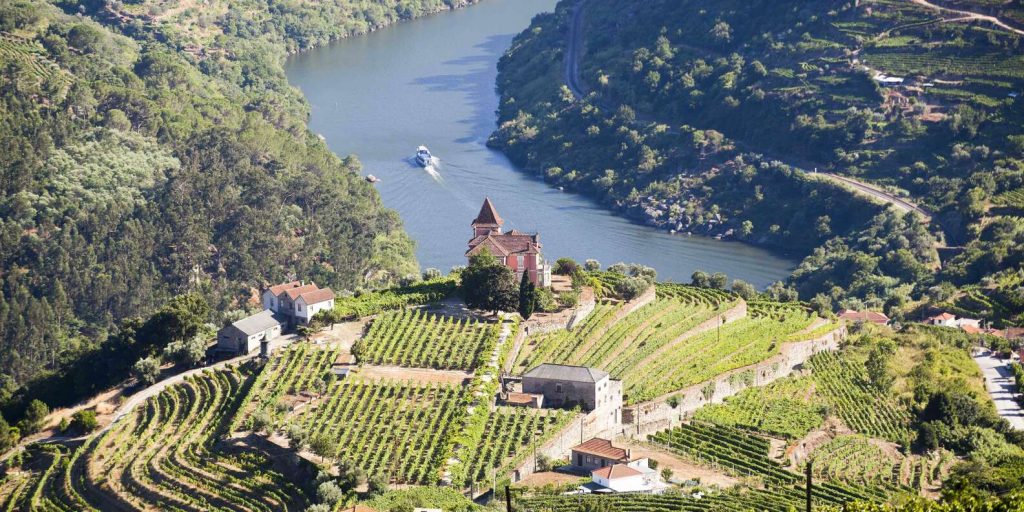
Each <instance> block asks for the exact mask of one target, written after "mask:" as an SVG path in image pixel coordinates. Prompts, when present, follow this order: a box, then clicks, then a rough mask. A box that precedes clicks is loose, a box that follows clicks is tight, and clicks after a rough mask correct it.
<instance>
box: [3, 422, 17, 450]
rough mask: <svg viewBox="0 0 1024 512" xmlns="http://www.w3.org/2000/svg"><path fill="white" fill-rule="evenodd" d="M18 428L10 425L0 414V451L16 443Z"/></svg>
mask: <svg viewBox="0 0 1024 512" xmlns="http://www.w3.org/2000/svg"><path fill="white" fill-rule="evenodd" d="M18 437H19V436H18V429H17V428H16V427H11V426H10V425H9V424H8V423H7V420H6V419H4V417H3V416H2V415H0V451H7V450H9V449H11V448H12V447H13V446H14V445H16V444H18Z"/></svg>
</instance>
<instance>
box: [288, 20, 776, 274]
mask: <svg viewBox="0 0 1024 512" xmlns="http://www.w3.org/2000/svg"><path fill="white" fill-rule="evenodd" d="M554 5H555V0H485V1H484V2H482V3H481V4H479V5H476V6H473V7H469V8H466V9H461V10H457V11H454V12H450V13H444V14H439V15H435V16H430V17H426V18H423V19H420V20H416V21H414V22H410V23H403V24H399V25H397V26H395V27H391V28H388V29H386V30H380V31H377V32H375V33H372V34H369V35H367V36H362V37H355V38H351V39H347V40H343V41H339V42H337V43H335V44H333V45H330V46H327V47H324V48H320V49H317V50H313V51H309V52H305V53H302V54H299V55H296V56H294V57H292V58H290V59H289V61H288V62H287V64H286V71H287V74H288V79H289V81H290V82H291V83H292V84H293V85H295V86H297V87H299V88H300V89H301V90H302V92H303V94H305V96H306V98H307V99H308V100H309V102H310V104H311V105H312V116H311V119H310V128H311V129H312V130H313V131H314V132H316V133H319V134H321V135H322V136H323V137H324V138H325V139H326V141H327V144H328V145H329V146H330V147H331V149H332V150H333V151H335V152H336V153H338V154H339V155H346V154H356V155H357V156H358V158H359V159H360V161H362V163H363V166H364V173H366V174H373V175H375V176H377V177H378V178H380V182H378V183H377V188H378V190H379V191H380V194H381V196H382V198H383V200H384V204H385V205H386V206H388V207H390V208H393V209H395V210H397V211H398V212H399V214H400V215H401V217H402V219H403V221H404V222H405V228H406V230H407V231H408V232H409V234H410V235H411V236H412V237H413V238H414V239H415V240H416V244H417V248H416V256H417V258H418V259H419V261H420V265H421V266H422V267H423V268H428V267H435V268H439V269H441V270H443V271H447V270H448V269H449V268H450V267H452V266H453V265H461V264H464V263H465V258H464V256H463V253H464V251H465V250H466V242H467V241H468V240H469V238H470V235H471V231H470V227H469V223H470V221H471V220H472V219H473V218H474V217H475V216H476V213H477V211H479V209H480V205H481V203H482V202H483V199H484V197H485V196H486V197H490V198H491V200H492V201H493V202H494V204H495V206H496V207H497V209H498V212H499V214H500V215H501V216H502V217H503V218H504V219H505V222H506V223H505V229H506V230H508V229H510V228H516V229H519V230H521V231H528V232H533V231H538V232H540V234H541V242H542V243H543V251H544V254H545V256H546V257H547V259H549V260H550V261H554V260H555V259H556V258H558V257H561V256H569V257H572V258H575V259H577V260H579V261H583V260H584V259H587V258H595V259H597V260H599V261H600V262H601V263H602V264H604V265H609V264H611V263H615V262H619V261H624V262H637V263H643V264H645V265H650V266H652V267H654V268H655V269H657V271H658V276H659V279H661V280H673V281H678V282H685V281H688V280H689V278H690V275H691V274H692V273H693V271H694V270H698V269H701V270H706V271H709V272H725V273H726V274H728V275H729V277H730V278H739V279H743V280H745V281H748V282H750V283H753V284H755V285H756V286H758V287H763V286H765V285H767V284H769V283H770V282H772V281H776V280H780V279H784V278H785V277H786V276H787V275H789V273H790V272H791V270H792V269H793V266H794V263H793V262H792V261H790V260H787V259H784V258H780V257H778V256H776V255H773V254H771V253H769V252H767V251H764V250H762V249H759V248H756V247H752V246H749V245H745V244H741V243H738V242H729V241H720V240H713V239H709V238H704V237H697V236H692V237H688V236H685V235H672V234H669V233H665V232H661V231H658V230H655V229H653V228H649V227H646V226H641V225H638V224H634V223H632V222H630V221H628V220H626V219H624V218H621V217H616V216H615V215H613V214H611V213H610V212H608V211H607V210H605V209H603V208H601V207H600V206H598V205H597V204H596V203H594V202H593V201H591V200H589V199H587V198H585V197H582V196H579V195H575V194H570V193H565V192H560V191H558V190H556V189H554V188H551V187H549V186H548V185H546V184H544V183H543V181H541V180H539V179H536V178H534V177H532V176H530V175H528V174H526V173H524V172H522V171H520V170H518V169H517V168H516V167H515V166H514V165H512V164H511V163H510V162H509V161H508V160H507V159H506V158H505V157H504V155H503V154H501V153H500V152H498V151H494V150H491V149H488V148H487V147H486V145H485V142H486V141H487V137H488V135H489V134H490V133H491V131H493V130H494V128H495V120H496V117H495V113H494V111H495V109H496V108H497V105H498V96H497V93H496V92H495V90H494V83H495V75H496V73H497V70H496V69H495V65H496V63H497V61H498V58H499V57H501V55H502V53H503V52H504V51H505V49H506V48H508V46H509V44H510V42H511V41H512V37H513V36H514V35H515V34H517V33H518V32H520V31H522V30H523V29H525V28H526V27H527V26H528V25H529V22H530V18H531V17H532V16H534V15H535V14H537V13H540V12H544V11H550V10H551V9H552V8H553V7H554ZM420 144H425V145H427V146H428V147H429V148H430V150H431V151H432V152H433V154H434V155H435V157H437V158H438V160H439V162H438V163H437V165H436V169H435V170H432V171H428V170H424V169H422V168H420V167H418V166H416V165H415V164H414V163H413V162H412V160H411V158H410V157H411V156H412V154H413V153H414V152H415V150H416V147H417V146H418V145H420Z"/></svg>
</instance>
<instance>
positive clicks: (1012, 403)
mask: <svg viewBox="0 0 1024 512" xmlns="http://www.w3.org/2000/svg"><path fill="white" fill-rule="evenodd" d="M973 357H974V361H975V362H977V363H978V367H980V368H981V373H982V376H983V377H984V378H985V389H987V390H988V394H989V396H991V397H992V401H993V402H994V403H995V404H996V412H998V413H999V416H1000V417H1002V418H1003V419H1005V420H1006V421H1008V422H1010V425H1011V426H1012V427H1013V428H1014V429H1016V430H1024V409H1022V408H1021V405H1020V403H1018V402H1017V400H1016V398H1015V396H1016V394H1017V393H1018V392H1019V391H1020V390H1018V389H1017V385H1016V384H1015V383H1014V381H1013V374H1012V373H1011V372H1010V368H1009V367H1008V366H1007V362H1006V361H1003V360H1001V359H996V358H995V357H992V351H991V350H988V349H986V348H980V347H977V348H975V351H974V354H973Z"/></svg>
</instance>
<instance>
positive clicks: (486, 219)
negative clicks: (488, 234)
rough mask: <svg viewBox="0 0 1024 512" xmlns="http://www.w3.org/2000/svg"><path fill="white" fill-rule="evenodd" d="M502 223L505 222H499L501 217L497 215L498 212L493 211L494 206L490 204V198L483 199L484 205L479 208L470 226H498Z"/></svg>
mask: <svg viewBox="0 0 1024 512" xmlns="http://www.w3.org/2000/svg"><path fill="white" fill-rule="evenodd" d="M504 223H505V221H504V220H501V216H499V215H498V210H495V209H494V205H493V204H491V198H489V197H485V198H484V205H483V206H481V207H480V213H478V214H476V218H475V219H473V224H472V225H473V226H476V225H491V226H500V225H502V224H504Z"/></svg>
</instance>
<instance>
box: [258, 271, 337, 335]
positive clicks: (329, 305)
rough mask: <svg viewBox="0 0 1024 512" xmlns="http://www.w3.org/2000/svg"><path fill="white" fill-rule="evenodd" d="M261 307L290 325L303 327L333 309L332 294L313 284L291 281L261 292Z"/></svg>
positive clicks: (329, 290)
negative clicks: (317, 316)
mask: <svg viewBox="0 0 1024 512" xmlns="http://www.w3.org/2000/svg"><path fill="white" fill-rule="evenodd" d="M262 299H263V307H264V308H266V309H268V310H270V311H273V312H275V313H277V314H279V315H283V316H285V317H286V318H288V320H289V324H290V325H305V324H308V323H309V322H310V320H312V319H313V317H314V316H315V315H316V314H317V313H319V312H321V311H326V310H330V309H334V299H335V296H334V292H333V291H331V289H330V288H320V287H318V286H317V285H316V284H314V283H309V284H303V283H302V281H291V282H288V283H281V284H278V285H274V286H271V287H270V288H267V289H266V290H264V291H263V294H262Z"/></svg>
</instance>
